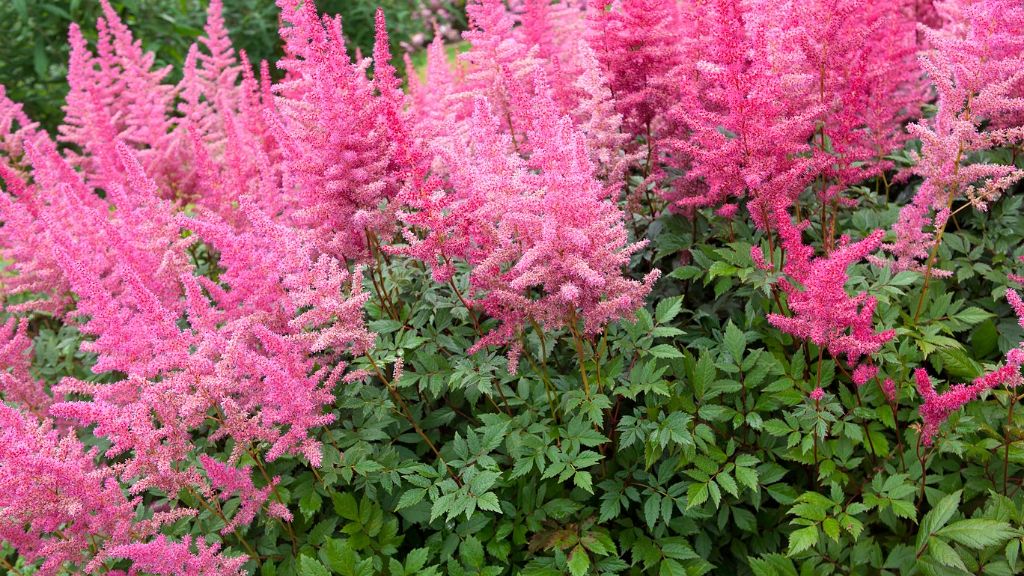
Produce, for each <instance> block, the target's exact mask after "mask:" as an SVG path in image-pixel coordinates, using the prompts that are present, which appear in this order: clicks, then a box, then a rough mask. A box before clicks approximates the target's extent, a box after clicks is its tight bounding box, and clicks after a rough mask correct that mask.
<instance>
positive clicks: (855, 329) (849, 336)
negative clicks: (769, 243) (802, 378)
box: [768, 217, 895, 381]
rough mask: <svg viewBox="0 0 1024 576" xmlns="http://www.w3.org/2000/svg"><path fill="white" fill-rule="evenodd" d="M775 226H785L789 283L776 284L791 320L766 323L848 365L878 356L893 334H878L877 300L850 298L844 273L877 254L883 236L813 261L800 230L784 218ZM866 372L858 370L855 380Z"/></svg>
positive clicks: (772, 318) (844, 243) (845, 244)
mask: <svg viewBox="0 0 1024 576" xmlns="http://www.w3.org/2000/svg"><path fill="white" fill-rule="evenodd" d="M777 221H779V222H780V223H786V225H785V227H784V228H783V229H782V230H781V231H780V235H781V237H782V247H783V248H785V250H786V262H785V264H784V266H783V271H784V272H785V273H786V275H787V277H788V279H783V280H780V282H779V283H780V285H781V287H782V290H783V291H784V292H785V293H786V295H787V305H788V307H789V309H790V311H791V313H792V316H785V315H782V314H769V315H768V321H769V322H770V323H771V324H772V325H773V326H775V327H777V328H779V329H780V330H782V331H783V332H786V333H789V334H792V335H793V336H796V337H797V338H801V339H804V340H810V341H811V342H814V343H815V344H817V345H818V346H823V347H826V348H828V350H829V353H831V354H832V355H833V356H839V355H840V354H844V355H845V356H846V359H847V362H849V364H850V365H851V366H853V365H855V364H856V363H857V362H858V361H859V360H860V359H861V358H862V357H865V356H871V355H872V354H874V353H876V352H878V350H879V349H880V348H881V347H882V345H883V344H884V343H885V342H887V341H889V340H891V339H892V338H893V336H895V332H894V331H892V330H886V331H883V332H878V333H876V332H875V330H874V323H873V318H872V316H873V315H874V311H875V305H876V301H875V299H874V298H873V297H871V296H868V295H867V294H858V295H857V296H854V297H851V296H850V295H849V294H847V293H846V288H845V285H846V279H847V269H848V268H849V267H850V266H851V265H852V264H854V263H856V262H858V261H860V260H863V259H864V258H865V257H866V256H868V255H869V254H871V253H872V252H874V251H875V250H877V249H878V247H879V246H880V245H881V243H882V236H883V234H884V233H883V231H882V230H876V231H874V232H873V233H872V234H871V235H870V236H868V237H867V238H865V239H863V240H860V241H859V242H853V243H851V242H849V241H848V240H846V239H845V238H844V239H843V240H841V241H840V244H839V246H838V247H837V248H836V250H834V251H833V252H832V253H831V254H829V255H827V256H821V257H815V256H814V255H813V250H811V249H810V248H809V247H807V246H805V245H804V244H803V241H802V239H801V233H800V228H799V227H797V226H795V225H792V224H788V218H786V219H785V220H783V218H782V217H779V218H778V219H777ZM790 279H792V281H791V280H790ZM869 370H870V369H869V368H864V369H862V370H861V372H860V373H859V375H855V381H857V380H858V379H860V378H863V377H864V376H866V374H867V373H866V372H865V371H869ZM864 381H867V378H864Z"/></svg>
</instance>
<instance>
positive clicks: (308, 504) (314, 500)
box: [299, 490, 323, 520]
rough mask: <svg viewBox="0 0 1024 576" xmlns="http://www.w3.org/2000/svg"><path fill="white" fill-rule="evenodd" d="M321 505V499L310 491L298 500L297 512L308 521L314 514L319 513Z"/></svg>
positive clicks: (313, 491)
mask: <svg viewBox="0 0 1024 576" xmlns="http://www.w3.org/2000/svg"><path fill="white" fill-rule="evenodd" d="M321 504H323V499H322V498H321V497H320V494H318V493H317V491H316V490H310V491H309V492H308V493H307V494H306V495H305V496H303V497H302V498H300V499H299V511H300V512H302V515H303V516H305V517H306V519H307V520H308V519H310V518H312V517H313V515H314V514H316V513H317V512H319V511H320V505H321Z"/></svg>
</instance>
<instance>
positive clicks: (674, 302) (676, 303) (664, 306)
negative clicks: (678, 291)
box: [654, 296, 683, 324]
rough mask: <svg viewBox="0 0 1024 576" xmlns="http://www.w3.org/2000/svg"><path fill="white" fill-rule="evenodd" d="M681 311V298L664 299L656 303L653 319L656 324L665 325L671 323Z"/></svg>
mask: <svg viewBox="0 0 1024 576" xmlns="http://www.w3.org/2000/svg"><path fill="white" fill-rule="evenodd" d="M682 309H683V297H682V296H675V297H673V298H666V299H665V300H662V301H661V302H658V306H657V307H656V308H655V309H654V318H655V319H656V320H657V321H658V324H667V323H669V322H671V321H672V319H673V318H675V317H676V315H678V314H679V311H680V310H682Z"/></svg>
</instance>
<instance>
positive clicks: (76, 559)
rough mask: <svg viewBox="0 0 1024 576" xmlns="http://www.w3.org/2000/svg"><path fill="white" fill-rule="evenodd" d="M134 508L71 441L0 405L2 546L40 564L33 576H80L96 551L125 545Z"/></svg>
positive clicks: (106, 473) (45, 424) (49, 426)
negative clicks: (74, 573)
mask: <svg viewBox="0 0 1024 576" xmlns="http://www.w3.org/2000/svg"><path fill="white" fill-rule="evenodd" d="M135 504H137V502H136V501H134V500H131V501H130V500H127V499H126V498H125V497H124V495H123V493H122V492H121V489H120V486H118V484H117V482H116V481H115V480H114V478H113V477H112V474H111V472H110V470H107V469H104V468H98V467H96V466H95V465H94V464H93V457H92V454H89V453H87V452H86V451H85V450H84V448H83V447H82V444H81V443H80V442H79V441H78V440H77V439H76V438H75V436H74V434H67V435H60V434H58V432H57V431H56V430H55V429H54V428H53V425H52V423H50V422H42V423H40V422H39V421H37V420H36V419H35V417H34V416H28V415H26V414H23V413H20V412H18V411H17V410H15V409H13V408H11V407H9V406H7V405H6V404H3V403H0V540H3V541H4V542H6V543H9V544H10V545H11V546H12V547H13V548H14V549H15V550H17V551H18V554H19V555H21V556H22V557H24V558H25V559H26V560H27V561H28V562H31V563H35V562H39V561H42V562H41V564H40V565H39V571H38V572H37V574H40V575H43V576H52V575H55V574H58V573H64V572H63V571H62V568H64V567H65V565H70V566H77V567H78V568H79V569H81V570H83V571H85V565H86V564H87V563H88V562H89V561H90V560H91V558H90V556H89V550H90V549H91V548H92V545H93V544H94V543H96V542H104V541H110V542H129V541H130V540H131V538H132V519H133V518H134V516H135V511H134V506H135Z"/></svg>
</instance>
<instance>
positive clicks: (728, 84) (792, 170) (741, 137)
mask: <svg viewBox="0 0 1024 576" xmlns="http://www.w3.org/2000/svg"><path fill="white" fill-rule="evenodd" d="M766 10H768V12H766ZM770 12H771V11H770V10H769V9H768V8H767V7H765V8H762V9H759V8H758V6H756V5H748V4H741V3H736V2H731V1H729V0H715V1H712V2H708V3H702V4H700V5H699V7H698V8H697V9H695V13H694V14H693V15H692V17H693V18H694V19H695V24H694V27H695V30H697V31H698V33H697V35H696V36H695V39H694V41H693V43H694V44H695V46H694V48H693V49H692V50H691V52H692V53H691V57H692V58H693V59H694V61H693V64H692V71H691V72H690V73H689V74H688V75H686V74H683V75H682V76H680V81H681V83H682V87H683V93H682V94H681V96H680V97H679V98H678V101H677V102H673V106H672V107H671V109H670V110H669V112H668V113H667V116H668V118H669V120H670V122H671V123H672V124H673V128H672V131H671V134H672V136H671V138H669V139H668V141H667V142H666V143H665V148H666V149H667V151H668V153H669V159H668V161H669V163H670V164H671V165H674V166H676V167H677V168H679V169H681V170H684V171H685V175H684V177H683V178H679V179H677V180H676V182H675V186H674V188H673V189H672V190H669V191H666V193H665V199H666V200H668V201H670V202H671V203H672V204H673V207H674V209H676V210H682V211H685V210H689V209H692V208H694V207H699V206H717V205H720V204H722V203H725V202H727V201H728V200H729V199H731V198H739V197H742V196H743V195H744V193H745V194H746V195H747V196H748V198H749V202H748V206H747V209H748V211H749V213H750V216H751V218H752V219H753V221H754V223H755V224H756V225H757V226H758V227H759V228H761V229H764V230H774V229H775V226H774V225H773V223H772V222H771V219H772V218H774V216H775V215H776V214H778V213H779V209H782V210H783V211H785V210H787V209H788V208H789V207H790V206H791V205H792V204H793V203H794V202H795V201H796V198H797V196H798V195H799V194H800V192H802V191H803V189H804V188H805V186H806V185H807V184H809V183H810V182H811V181H812V180H813V179H814V177H815V174H817V173H818V172H819V171H820V170H821V169H823V168H824V167H825V166H826V165H828V164H829V163H830V162H831V160H830V159H829V158H827V157H825V155H822V154H815V155H811V154H809V152H810V151H811V149H810V147H809V144H808V142H809V140H810V137H811V135H812V134H813V132H814V128H815V119H816V118H817V117H818V116H819V115H820V114H821V111H822V110H821V107H820V106H819V105H816V104H815V103H814V100H812V98H811V92H810V78H809V77H808V76H807V75H806V74H798V73H797V74H794V73H790V74H785V73H780V71H779V70H777V69H776V67H777V66H783V67H784V68H783V69H784V70H785V69H786V68H789V67H792V66H793V64H791V63H789V62H787V61H786V58H792V56H791V52H792V50H791V49H790V48H786V46H787V45H788V44H790V43H795V42H796V39H795V35H796V34H797V32H798V31H799V29H796V28H784V29H781V30H780V29H777V27H776V25H775V23H773V22H772V21H770V20H768V19H767V16H766V15H767V14H768V13H770ZM777 60H782V62H781V63H780V64H776V61H777Z"/></svg>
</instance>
